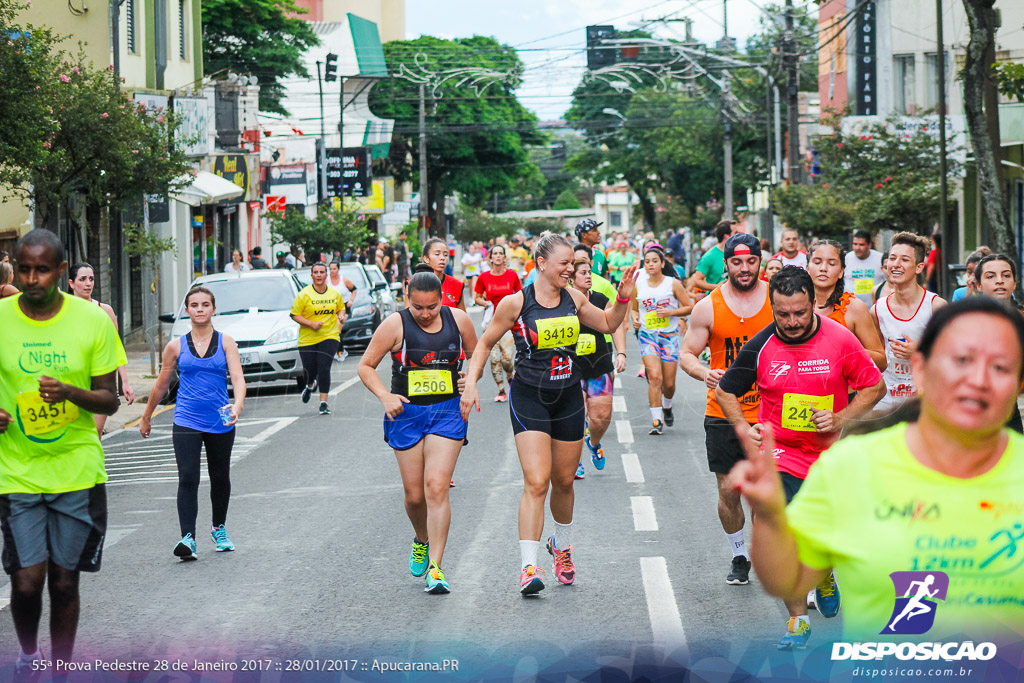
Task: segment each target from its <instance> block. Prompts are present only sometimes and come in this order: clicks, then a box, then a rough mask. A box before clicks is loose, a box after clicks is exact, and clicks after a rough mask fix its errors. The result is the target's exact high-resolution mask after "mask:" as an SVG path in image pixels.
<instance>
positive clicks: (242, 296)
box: [160, 270, 304, 386]
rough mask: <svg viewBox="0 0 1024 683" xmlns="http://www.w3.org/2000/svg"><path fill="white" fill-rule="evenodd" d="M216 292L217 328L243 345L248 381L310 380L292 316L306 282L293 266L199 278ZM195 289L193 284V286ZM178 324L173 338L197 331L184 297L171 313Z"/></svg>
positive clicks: (196, 282)
mask: <svg viewBox="0 0 1024 683" xmlns="http://www.w3.org/2000/svg"><path fill="white" fill-rule="evenodd" d="M197 285H201V286H203V287H206V288H207V289H209V290H210V291H211V292H213V296H214V299H215V300H216V302H215V303H216V308H217V312H216V313H215V314H214V316H213V327H214V329H216V330H217V331H218V332H223V333H224V334H227V335H230V336H231V338H232V339H234V340H235V341H236V342H237V343H238V353H239V355H240V356H241V361H242V372H243V373H245V379H246V381H247V382H269V381H275V380H293V381H295V383H296V384H297V385H300V386H301V385H302V384H303V383H304V378H303V373H302V364H301V363H300V362H299V345H298V340H299V325H298V323H296V322H295V321H294V320H292V319H291V317H290V312H291V308H292V302H293V301H294V300H295V296H296V294H298V293H299V290H300V289H302V285H301V284H300V283H299V281H298V280H297V279H296V278H295V277H294V276H293V275H292V273H291V272H290V271H288V270H253V271H247V272H243V273H217V274H214V275H204V276H203V277H200V278H196V279H195V280H194V281H193V282H192V285H191V287H195V286H197ZM191 287H190V288H191ZM160 320H161V321H163V322H169V323H173V325H172V327H171V335H172V338H174V337H180V336H182V335H184V334H186V333H187V332H189V330H191V329H192V327H191V323H190V322H189V319H188V314H186V313H185V302H184V299H183V300H182V302H181V307H180V308H179V309H178V314H177V315H174V314H173V313H165V314H164V315H161V316H160Z"/></svg>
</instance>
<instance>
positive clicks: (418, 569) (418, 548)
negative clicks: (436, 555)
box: [409, 538, 430, 576]
mask: <svg viewBox="0 0 1024 683" xmlns="http://www.w3.org/2000/svg"><path fill="white" fill-rule="evenodd" d="M428 548H430V544H429V543H420V542H419V541H418V540H417V539H416V538H413V539H412V552H411V553H409V571H410V572H412V575H413V576H423V575H424V574H426V573H427V568H428V567H429V565H428V564H427V549H428Z"/></svg>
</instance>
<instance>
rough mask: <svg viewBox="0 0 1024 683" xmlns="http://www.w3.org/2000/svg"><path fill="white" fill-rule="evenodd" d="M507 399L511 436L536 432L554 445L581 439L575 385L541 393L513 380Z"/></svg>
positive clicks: (579, 393)
mask: <svg viewBox="0 0 1024 683" xmlns="http://www.w3.org/2000/svg"><path fill="white" fill-rule="evenodd" d="M511 385H512V387H511V390H510V391H509V395H508V410H509V414H510V416H511V418H512V433H513V434H519V433H520V432H527V431H536V432H544V433H545V434H549V435H550V436H551V438H552V439H555V440H556V441H579V440H580V439H582V438H583V429H584V425H583V421H584V416H585V414H586V413H585V411H584V407H583V392H582V391H581V390H580V385H579V384H573V385H571V386H568V387H566V388H565V389H561V390H554V391H544V390H542V389H537V388H536V387H531V386H528V385H526V384H524V383H523V382H520V381H519V380H518V379H516V378H513V379H512V382H511Z"/></svg>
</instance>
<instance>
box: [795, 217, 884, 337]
mask: <svg viewBox="0 0 1024 683" xmlns="http://www.w3.org/2000/svg"><path fill="white" fill-rule="evenodd" d="M811 250H812V251H813V250H814V245H813V244H812V245H811ZM843 263H844V265H845V274H844V275H843V279H844V281H845V284H846V291H847V292H852V293H853V294H854V295H855V296H856V297H857V298H858V299H860V300H861V301H862V302H863V303H864V305H865V306H870V305H871V304H873V303H874V299H872V297H871V293H872V292H873V291H875V287H877V286H878V285H880V284H882V283H883V282H885V273H883V272H882V252H880V251H875V250H874V249H872V248H871V233H870V232H868V231H867V230H858V231H857V232H855V233H853V251H851V252H849V253H848V254H847V255H846V260H844V261H843ZM854 334H856V333H854Z"/></svg>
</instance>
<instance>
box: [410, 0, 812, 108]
mask: <svg viewBox="0 0 1024 683" xmlns="http://www.w3.org/2000/svg"><path fill="white" fill-rule="evenodd" d="M769 4H770V3H769V2H768V1H767V0H727V2H726V0H662V1H661V2H657V1H656V0H558V1H555V2H553V1H551V0H517V1H514V2H496V1H494V0H482V1H481V0H407V2H406V32H407V35H408V36H409V38H410V39H413V38H416V37H418V36H420V35H433V36H438V37H441V38H459V37H466V36H472V35H486V36H493V37H495V38H497V39H498V40H499V41H501V42H502V43H504V44H506V45H511V46H513V47H515V48H516V49H517V50H518V51H519V55H520V58H521V59H522V60H523V62H524V64H525V65H526V72H525V74H524V81H523V85H522V87H520V89H519V90H518V92H517V94H518V95H519V99H520V101H521V102H522V103H523V104H524V105H525V106H526V107H528V108H529V109H531V110H533V111H534V112H535V113H536V114H537V115H538V116H539V117H540V119H541V120H542V121H545V120H554V119H558V118H560V117H561V116H562V114H563V113H564V112H565V111H566V109H568V107H569V104H570V102H571V99H572V91H573V89H574V88H575V86H576V84H577V83H579V80H580V76H581V75H582V73H583V69H584V66H585V64H586V56H585V53H584V51H583V49H584V47H585V45H586V36H585V31H584V29H585V27H586V26H588V25H593V24H612V25H614V26H615V27H616V28H618V29H620V30H627V29H633V28H639V26H640V25H642V24H640V22H641V21H650V20H653V19H658V18H661V17H671V18H673V19H682V18H684V17H689V18H690V19H692V20H693V33H694V36H695V37H696V38H697V39H698V40H701V41H704V42H708V43H713V42H714V41H716V40H718V39H719V38H721V37H722V33H723V11H722V10H723V5H724V6H725V7H727V10H728V24H729V35H730V36H732V37H733V38H734V39H736V40H737V42H738V44H739V45H740V46H741V47H742V46H744V45H745V44H746V40H747V38H748V37H749V36H750V35H751V34H753V33H756V32H757V31H758V30H759V27H760V23H759V22H760V20H761V18H762V17H765V16H766V14H765V12H764V11H763V10H762V9H761V8H762V7H764V6H767V5H769ZM780 4H781V2H780ZM796 4H798V5H801V4H803V1H802V0H797V2H796ZM647 30H649V31H652V32H653V33H654V34H655V36H657V37H663V38H682V37H683V36H684V24H682V23H669V24H665V23H660V24H651V25H649V26H648V27H647Z"/></svg>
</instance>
